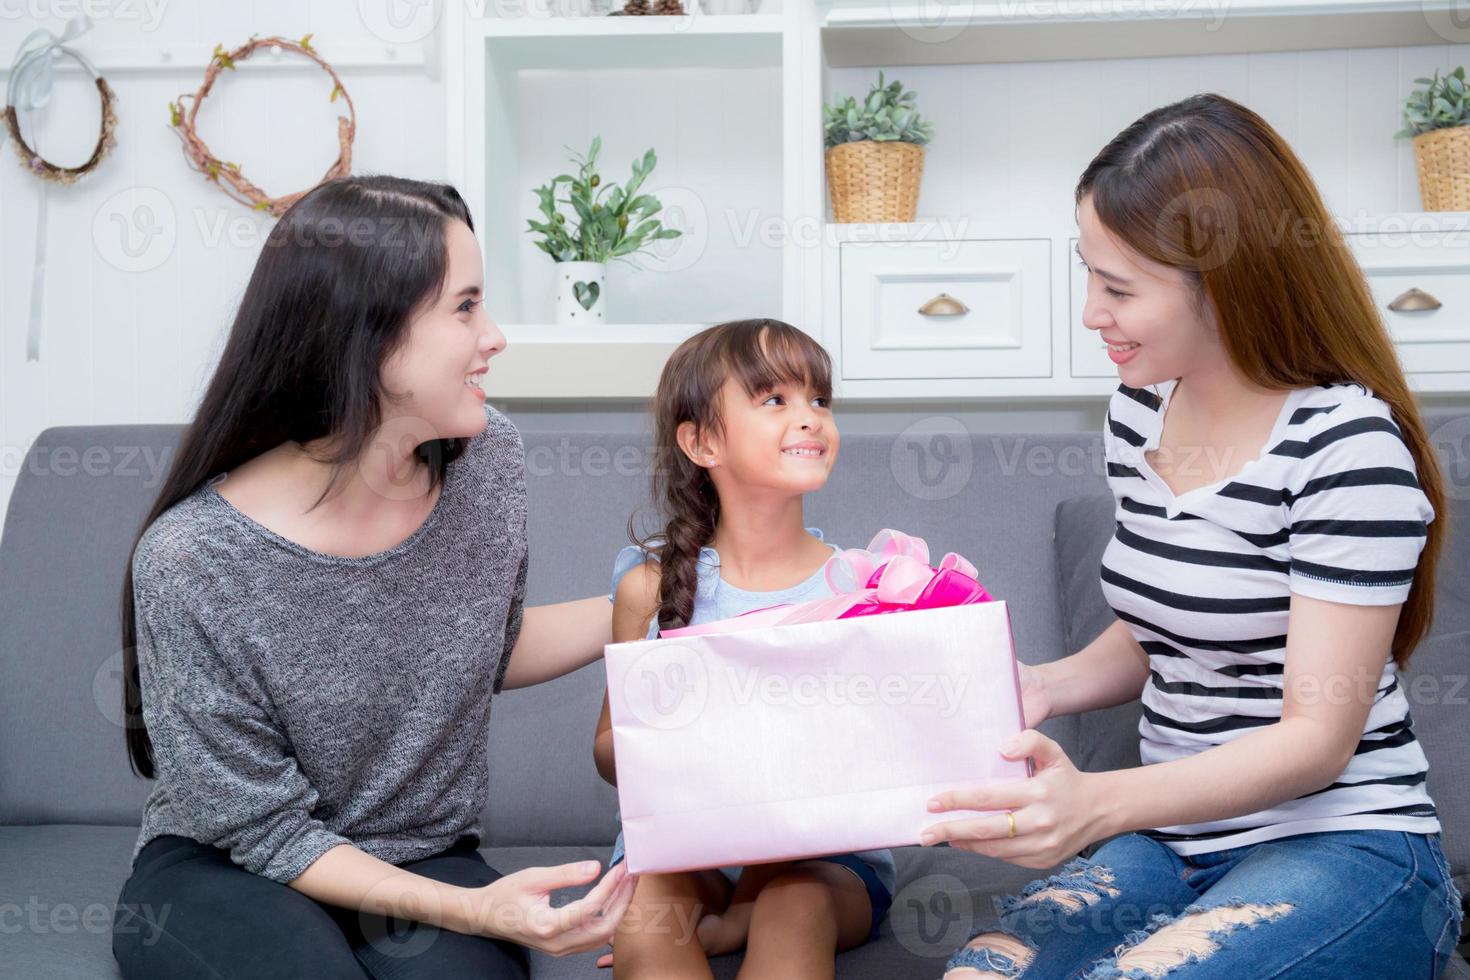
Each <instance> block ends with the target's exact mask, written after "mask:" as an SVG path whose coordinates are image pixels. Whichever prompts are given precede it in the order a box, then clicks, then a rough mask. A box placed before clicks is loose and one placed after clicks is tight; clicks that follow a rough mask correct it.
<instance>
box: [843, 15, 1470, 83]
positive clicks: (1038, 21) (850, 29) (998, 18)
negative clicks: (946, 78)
mask: <svg viewBox="0 0 1470 980" xmlns="http://www.w3.org/2000/svg"><path fill="white" fill-rule="evenodd" d="M1454 17H1455V15H1454V0H1292V2H1289V3H1287V2H1281V0H1228V2H1227V0H1211V2H1201V0H1116V2H1111V3H1105V2H1102V0H1095V2H1084V0H1001V2H975V3H965V2H947V3H944V4H942V5H941V13H939V14H938V15H936V14H935V13H934V11H933V9H932V7H925V6H922V5H918V4H909V3H887V2H863V0H856V2H847V0H842V2H838V3H834V4H832V5H831V6H830V7H827V8H826V10H825V18H824V21H823V30H822V41H823V49H824V51H825V53H826V56H827V61H828V63H829V64H830V65H831V67H833V68H851V67H870V66H884V65H942V64H981V63H1001V62H1033V61H1070V60H1077V59H1094V58H1147V57H1160V56H1173V57H1178V56H1182V55H1204V54H1230V53H1243V52H1265V51H1297V50H1324V49H1332V48H1363V47H1375V48H1376V47H1394V46H1413V45H1431V44H1449V43H1463V42H1466V41H1470V28H1467V27H1466V26H1465V25H1463V24H1461V23H1459V22H1458V21H1457V20H1455V19H1454Z"/></svg>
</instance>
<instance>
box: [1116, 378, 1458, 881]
mask: <svg viewBox="0 0 1470 980" xmlns="http://www.w3.org/2000/svg"><path fill="white" fill-rule="evenodd" d="M1175 384H1176V382H1174V381H1169V382H1165V383H1163V384H1160V385H1156V386H1153V387H1152V388H1149V389H1139V388H1130V387H1128V386H1126V385H1122V386H1119V388H1118V390H1117V392H1115V393H1114V394H1113V396H1112V399H1111V401H1110V403H1109V406H1108V415H1107V422H1106V424H1105V429H1104V433H1103V440H1104V443H1105V446H1106V458H1107V467H1108V483H1109V485H1110V487H1111V488H1112V491H1113V496H1114V498H1115V499H1116V501H1117V507H1116V517H1117V529H1116V531H1115V532H1114V536H1113V539H1112V541H1110V542H1109V543H1108V547H1107V550H1106V551H1105V552H1104V554H1103V561H1102V585H1103V593H1104V595H1105V596H1106V597H1107V600H1108V603H1109V604H1110V605H1111V606H1112V607H1113V610H1114V611H1115V612H1116V613H1117V615H1118V617H1119V618H1120V619H1122V620H1123V621H1125V622H1126V623H1128V625H1129V627H1130V628H1131V630H1132V632H1133V635H1134V637H1136V638H1137V639H1138V641H1139V643H1140V644H1141V645H1142V647H1143V649H1144V651H1145V652H1146V653H1147V654H1148V660H1149V680H1148V683H1147V685H1145V687H1144V691H1143V718H1142V719H1141V720H1140V721H1139V723H1138V731H1139V735H1140V736H1141V737H1142V743H1141V745H1140V754H1141V757H1142V760H1143V762H1144V763H1145V764H1149V763H1155V762H1166V761H1170V760H1173V759H1178V758H1182V757H1185V756H1189V755H1192V754H1194V753H1196V752H1199V751H1201V750H1203V749H1208V748H1210V747H1211V746H1215V745H1221V744H1223V743H1225V742H1229V741H1230V740H1232V739H1234V738H1235V737H1237V736H1239V735H1241V734H1244V733H1246V732H1250V731H1253V730H1256V729H1258V728H1261V727H1262V726H1265V725H1270V724H1272V723H1273V722H1275V721H1277V720H1278V719H1279V718H1280V717H1281V709H1282V703H1283V702H1282V689H1283V674H1284V664H1285V657H1286V632H1287V619H1288V610H1289V608H1290V603H1291V593H1293V592H1295V593H1298V594H1300V595H1304V596H1311V597H1314V598H1318V599H1325V600H1328V601H1331V602H1343V603H1355V604H1368V605H1378V604H1382V605H1391V604H1395V603H1401V602H1403V601H1404V599H1405V598H1406V597H1407V596H1408V594H1409V585H1410V582H1411V580H1412V579H1413V575H1414V568H1415V565H1416V564H1417V563H1418V559H1419V553H1420V551H1421V550H1422V549H1423V547H1424V541H1425V526H1426V524H1427V523H1428V522H1429V521H1431V520H1433V518H1434V512H1433V509H1432V508H1431V506H1430V504H1429V501H1428V498H1426V497H1425V495H1424V493H1423V491H1422V490H1420V488H1419V482H1418V479H1417V478H1416V475H1415V466H1414V459H1413V456H1412V455H1411V454H1410V452H1409V449H1408V446H1407V445H1406V444H1405V443H1404V441H1403V437H1402V435H1401V433H1400V431H1399V429H1398V426H1397V425H1395V423H1394V422H1393V419H1392V416H1391V414H1390V412H1389V409H1388V405H1387V404H1386V403H1385V402H1384V401H1383V400H1382V399H1380V398H1377V397H1375V396H1374V395H1373V394H1372V393H1371V392H1369V391H1367V390H1366V389H1365V388H1364V387H1362V386H1361V385H1357V384H1352V383H1348V384H1333V385H1320V386H1317V387H1313V388H1299V389H1295V390H1293V391H1292V392H1291V393H1290V395H1289V396H1288V398H1287V400H1286V404H1285V406H1284V407H1283V409H1282V411H1281V415H1280V416H1279V418H1278V419H1277V421H1276V425H1275V428H1274V429H1273V430H1272V432H1271V435H1270V437H1269V439H1268V440H1267V442H1266V443H1265V448H1264V449H1263V450H1262V452H1261V454H1260V455H1259V456H1258V457H1256V458H1255V459H1253V460H1251V461H1250V462H1248V463H1246V464H1245V466H1244V468H1242V469H1240V470H1239V471H1238V472H1237V473H1236V474H1235V475H1234V476H1232V477H1229V478H1227V479H1224V480H1221V481H1218V482H1216V483H1214V484H1211V485H1208V486H1203V487H1199V488H1197V489H1194V490H1190V491H1188V492H1186V493H1183V494H1181V495H1179V496H1177V497H1176V496H1175V495H1174V493H1173V492H1172V491H1171V490H1170V489H1169V487H1168V485H1167V484H1166V483H1165V482H1164V480H1163V479H1162V478H1161V477H1160V476H1159V475H1158V474H1157V473H1155V472H1154V470H1153V469H1152V468H1151V467H1150V466H1149V463H1148V460H1147V459H1146V458H1145V455H1144V454H1145V453H1147V452H1150V451H1153V450H1156V449H1158V448H1159V436H1160V432H1161V431H1162V429H1163V419H1164V413H1165V412H1166V411H1167V409H1168V404H1169V398H1170V396H1171V395H1172V393H1173V391H1174V387H1175ZM1177 462H1178V464H1179V465H1180V466H1184V465H1188V464H1189V463H1190V461H1189V460H1188V459H1186V458H1184V457H1183V456H1182V455H1181V456H1179V457H1177ZM1204 462H1205V460H1204V459H1201V460H1196V461H1195V465H1203V464H1204ZM1224 468H1225V469H1226V470H1229V469H1231V468H1232V467H1230V466H1229V465H1226V466H1225V467H1224ZM1324 693H1329V692H1327V691H1326V689H1325V688H1324ZM1427 769H1428V764H1427V762H1426V761H1425V758H1424V752H1423V750H1422V749H1421V748H1420V746H1419V743H1418V741H1417V740H1416V739H1415V737H1414V731H1413V728H1412V719H1411V718H1410V715H1409V705H1408V700H1407V698H1406V697H1405V695H1404V689H1403V687H1402V686H1400V684H1399V682H1398V677H1397V671H1396V668H1395V665H1394V663H1393V659H1392V657H1391V656H1390V652H1389V651H1388V650H1384V666H1383V671H1382V675H1381V677H1380V679H1379V682H1378V695H1377V698H1376V700H1375V703H1374V704H1373V707H1372V709H1371V711H1370V712H1369V714H1368V719H1367V722H1366V723H1365V725H1364V728H1363V737H1362V739H1361V741H1360V742H1359V743H1358V747H1357V751H1356V753H1355V754H1354V755H1353V758H1352V761H1351V762H1350V763H1349V764H1348V767H1347V768H1346V769H1345V770H1344V771H1343V772H1342V774H1341V775H1340V776H1338V778H1337V780H1336V781H1335V782H1334V783H1333V784H1332V785H1331V786H1329V787H1327V788H1326V789H1322V790H1318V791H1316V792H1313V793H1308V794H1306V795H1305V796H1300V797H1298V798H1296V799H1293V800H1288V801H1287V802H1285V803H1282V804H1280V805H1278V806H1274V807H1271V808H1270V809H1267V810H1261V811H1259V812H1256V813H1251V814H1247V815H1245V816H1240V817H1232V818H1230V819H1227V820H1213V821H1208V822H1204V823H1196V824H1187V825H1179V826H1172V827H1159V828H1156V829H1154V830H1152V831H1147V833H1149V834H1150V835H1151V836H1153V837H1155V838H1157V839H1159V840H1160V841H1162V842H1164V843H1165V844H1167V845H1168V846H1169V847H1171V848H1172V849H1173V850H1174V851H1175V852H1177V853H1179V854H1199V853H1205V852H1209V851H1217V850H1224V849H1226V848H1231V847H1239V846H1242V845H1245V844H1253V843H1258V842H1260V841H1265V840H1271V839H1274V838H1278V837H1288V836H1291V835H1294V834H1306V833H1316V832H1320V831H1327V830H1349V829H1368V828H1383V829H1390V830H1407V831H1414V832H1419V833H1431V832H1434V831H1438V830H1439V829H1440V827H1439V820H1438V817H1437V816H1436V813H1435V809H1434V804H1433V802H1432V801H1431V800H1430V798H1429V794H1428V792H1427V791H1426V789H1425V784H1424V777H1425V773H1426V771H1427Z"/></svg>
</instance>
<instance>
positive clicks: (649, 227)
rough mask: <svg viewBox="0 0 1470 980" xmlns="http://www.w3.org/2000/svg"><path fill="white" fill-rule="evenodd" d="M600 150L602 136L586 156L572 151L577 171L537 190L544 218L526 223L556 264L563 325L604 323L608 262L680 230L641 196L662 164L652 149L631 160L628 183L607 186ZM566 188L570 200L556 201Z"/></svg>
mask: <svg viewBox="0 0 1470 980" xmlns="http://www.w3.org/2000/svg"><path fill="white" fill-rule="evenodd" d="M568 149H569V150H570V147H569V148H568ZM601 149H602V137H601V136H597V137H594V138H593V140H592V147H591V149H589V150H588V151H587V155H586V156H585V157H583V156H581V155H579V154H577V153H575V152H572V155H571V159H572V162H574V163H576V164H577V165H578V166H577V173H576V174H575V175H573V174H560V175H558V176H556V177H553V178H551V182H550V183H549V184H545V185H543V186H541V187H538V188H536V189H535V190H534V191H533V193H534V194H535V195H536V197H537V199H538V200H539V202H540V209H541V214H542V216H543V217H544V219H545V220H543V221H537V220H535V219H532V218H528V219H527V220H526V223H527V224H528V225H530V228H529V229H527V231H528V233H535V234H538V235H540V236H541V238H540V240H538V241H537V242H536V247H537V248H539V249H541V251H543V252H545V253H546V254H547V255H549V256H551V258H552V259H553V260H554V261H555V262H556V322H557V323H559V324H563V325H568V326H570V325H576V324H584V323H601V322H604V321H605V320H606V315H605V314H606V310H607V290H606V284H607V264H608V262H609V261H611V260H613V259H626V258H627V257H628V256H630V255H634V254H636V253H637V252H639V251H642V250H644V249H645V248H647V247H648V246H649V245H651V244H652V243H653V242H656V241H659V240H661V239H665V238H678V237H679V232H678V231H677V230H675V229H672V228H665V227H664V226H663V222H661V221H659V220H658V219H657V218H655V217H654V215H656V214H657V213H658V212H659V210H660V208H661V207H662V205H661V204H659V201H658V198H656V197H654V196H653V195H652V194H639V193H638V189H639V188H640V187H641V186H642V185H643V181H644V180H646V179H647V177H648V175H649V174H651V173H653V168H654V167H655V166H656V165H657V163H658V158H657V157H655V156H654V153H653V150H651V149H650V150H649V151H648V152H647V153H645V154H643V159H642V160H641V161H639V160H634V161H633V176H632V177H631V178H630V179H629V180H628V182H627V183H626V184H621V185H620V184H616V183H613V184H611V185H609V184H605V183H604V182H603V180H602V177H601V175H600V174H598V173H597V154H598V151H600V150H601ZM563 184H565V185H566V191H567V196H566V197H564V198H558V197H557V189H558V188H559V187H561V185H563ZM604 195H606V196H605V197H604ZM562 205H568V206H570V208H571V209H572V215H571V217H572V218H573V219H575V222H574V221H572V220H569V218H568V216H567V214H566V213H564V212H563V211H562V209H561V206H562Z"/></svg>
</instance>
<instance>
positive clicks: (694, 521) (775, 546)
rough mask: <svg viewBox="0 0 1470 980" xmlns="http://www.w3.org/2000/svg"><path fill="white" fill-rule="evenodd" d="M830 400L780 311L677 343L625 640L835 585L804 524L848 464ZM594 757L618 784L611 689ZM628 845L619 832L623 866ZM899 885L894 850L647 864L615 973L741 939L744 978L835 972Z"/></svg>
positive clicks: (631, 575) (659, 398) (729, 946)
mask: <svg viewBox="0 0 1470 980" xmlns="http://www.w3.org/2000/svg"><path fill="white" fill-rule="evenodd" d="M831 396H832V376H831V363H830V361H829V360H828V358H827V353H826V351H824V350H823V349H822V348H821V346H820V345H818V344H817V343H816V342H815V341H813V340H812V339H811V338H810V337H808V336H807V335H806V334H804V333H803V332H801V331H800V330H798V329H796V328H795V327H792V326H790V325H788V324H785V323H782V322H780V321H778V320H764V319H761V320H740V321H736V322H733V323H724V324H720V325H719V326H715V327H711V328H709V329H708V330H705V331H703V332H702V333H699V334H697V335H695V336H694V337H691V338H690V339H689V340H687V341H685V342H684V343H683V344H682V345H680V347H679V348H678V349H677V350H676V351H675V352H674V354H673V356H672V357H670V358H669V361H668V363H667V364H666V365H665V367H664V370H663V375H662V377H661V378H660V379H659V386H658V393H657V395H656V398H655V405H654V413H655V425H656V444H657V452H658V457H659V463H660V465H659V467H658V469H657V476H656V477H655V486H654V489H655V496H656V497H657V498H658V499H659V501H660V503H661V505H662V507H663V510H664V513H665V515H666V517H667V524H666V526H665V527H664V529H663V531H662V533H661V534H657V535H654V536H653V537H651V538H648V539H646V540H644V541H643V542H642V543H641V545H632V546H629V547H627V548H624V549H623V551H622V552H621V553H620V554H619V555H618V556H617V560H616V561H615V563H614V568H613V591H612V594H611V596H610V598H611V599H612V601H613V639H614V641H615V642H623V641H627V640H640V639H644V638H652V637H655V636H657V635H658V631H659V630H660V629H661V628H662V629H673V628H676V627H680V626H686V625H693V624H697V623H704V622H709V621H712V620H719V619H727V618H729V617H731V616H738V615H740V614H741V613H744V612H749V611H750V610H753V609H761V608H764V607H766V606H774V605H778V604H780V603H785V602H804V601H806V600H809V599H816V598H820V597H823V596H827V595H831V590H830V589H829V588H828V586H827V583H826V579H825V576H824V575H823V572H822V569H823V566H824V565H825V564H826V562H827V559H828V558H830V557H831V556H832V554H833V553H834V551H835V550H837V549H836V547H835V546H834V545H830V544H827V543H826V542H824V541H823V540H822V533H821V531H819V530H817V529H816V528H807V527H804V526H803V523H802V496H803V495H804V494H807V493H810V492H812V491H815V490H820V489H821V488H822V487H823V485H825V484H826V482H827V476H828V474H829V473H831V471H832V465H833V463H834V462H835V461H836V459H837V449H838V436H837V426H836V424H835V423H834V422H833V420H832V411H831ZM648 559H652V561H650V560H648ZM593 756H594V758H595V759H596V762H597V768H598V771H599V772H600V773H601V774H602V777H603V778H604V779H606V780H607V781H608V782H609V783H614V784H616V782H617V775H616V771H615V769H614V766H613V740H612V723H611V721H610V719H609V715H608V705H607V698H606V697H605V696H604V698H603V702H602V717H601V718H600V719H599V720H598V723H597V735H596V739H595V743H594V747H593ZM622 844H623V841H622V835H621V834H619V835H618V840H617V843H616V845H615V846H614V849H613V857H612V862H611V863H612V864H617V863H618V862H619V861H621V860H622V856H623V847H622ZM893 889H894V867H893V857H892V855H891V854H890V853H889V852H887V851H865V852H862V853H858V854H840V855H833V856H830V857H824V858H818V859H814V860H806V861H794V862H781V863H776V864H765V865H758V866H752V867H749V868H745V869H740V868H724V869H721V870H720V871H694V872H684V873H678V874H660V875H643V876H641V877H640V878H639V881H638V885H637V888H636V890H635V892H634V895H633V905H632V906H630V908H629V913H628V914H629V916H630V920H629V924H628V925H625V927H624V928H623V929H622V931H620V932H619V934H618V936H617V938H616V940H615V943H614V951H615V960H613V965H614V975H615V976H616V977H618V978H622V977H633V976H642V975H645V974H648V973H652V972H656V973H658V974H659V975H674V974H676V975H678V976H681V977H687V976H706V977H708V976H711V973H710V969H709V965H708V962H707V960H706V956H707V955H715V954H719V953H726V952H730V951H733V950H736V949H739V948H740V947H741V946H742V945H744V946H745V947H746V954H745V960H744V963H743V965H742V968H741V971H740V976H742V977H772V976H780V977H831V976H833V971H834V962H833V960H834V956H835V954H836V953H837V952H838V951H840V950H845V949H848V948H850V947H853V946H856V945H859V944H861V943H862V942H863V941H864V940H865V939H867V938H868V937H869V936H870V935H872V934H873V933H874V932H875V931H876V929H877V924H878V922H879V921H880V920H881V919H882V917H883V915H884V914H885V913H886V912H887V909H888V906H889V904H890V903H891V901H892V895H893ZM609 959H610V958H609V957H607V956H604V957H603V958H602V960H601V961H600V963H599V965H603V966H605V965H607V963H608V962H609Z"/></svg>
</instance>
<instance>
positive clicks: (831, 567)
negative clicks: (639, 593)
mask: <svg viewBox="0 0 1470 980" xmlns="http://www.w3.org/2000/svg"><path fill="white" fill-rule="evenodd" d="M825 575H826V579H827V584H828V585H829V586H830V587H831V589H832V591H833V593H834V595H832V596H831V597H830V598H827V599H817V600H813V601H812V602H798V603H784V604H782V605H779V606H769V607H767V608H765V609H757V610H754V611H752V612H748V613H745V614H743V615H740V616H736V617H734V618H732V619H723V620H720V621H718V622H713V623H701V624H700V625H698V626H685V627H682V628H680V629H672V630H661V631H660V632H659V636H660V637H661V638H670V637H678V636H695V635H698V634H701V633H733V632H736V631H740V630H747V629H762V628H765V627H767V626H790V625H792V624H794V623H816V622H822V621H825V620H833V619H851V618H853V617H855V616H873V615H879V614H883V613H893V612H903V611H905V610H911V609H938V608H940V607H943V606H966V605H970V604H971V603H976V602H989V601H991V596H990V593H988V592H986V591H985V586H983V585H981V584H980V583H979V582H978V581H976V579H975V575H976V570H975V566H974V565H972V564H970V562H969V561H967V560H966V559H965V558H964V557H963V556H962V555H958V554H956V553H954V552H953V551H951V552H949V553H947V554H946V555H945V556H944V558H942V559H941V560H940V562H939V567H938V568H931V567H930V566H929V545H928V544H927V543H926V542H925V541H924V539H923V538H920V537H915V536H913V535H910V534H905V533H904V532H902V531H895V530H893V529H892V528H884V529H883V530H881V531H879V532H878V533H877V534H875V535H874V536H873V540H872V541H870V542H868V546H867V547H866V548H849V549H848V550H846V551H842V552H838V553H837V554H835V555H833V556H832V557H831V558H830V559H828V560H827V565H826V567H825Z"/></svg>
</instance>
